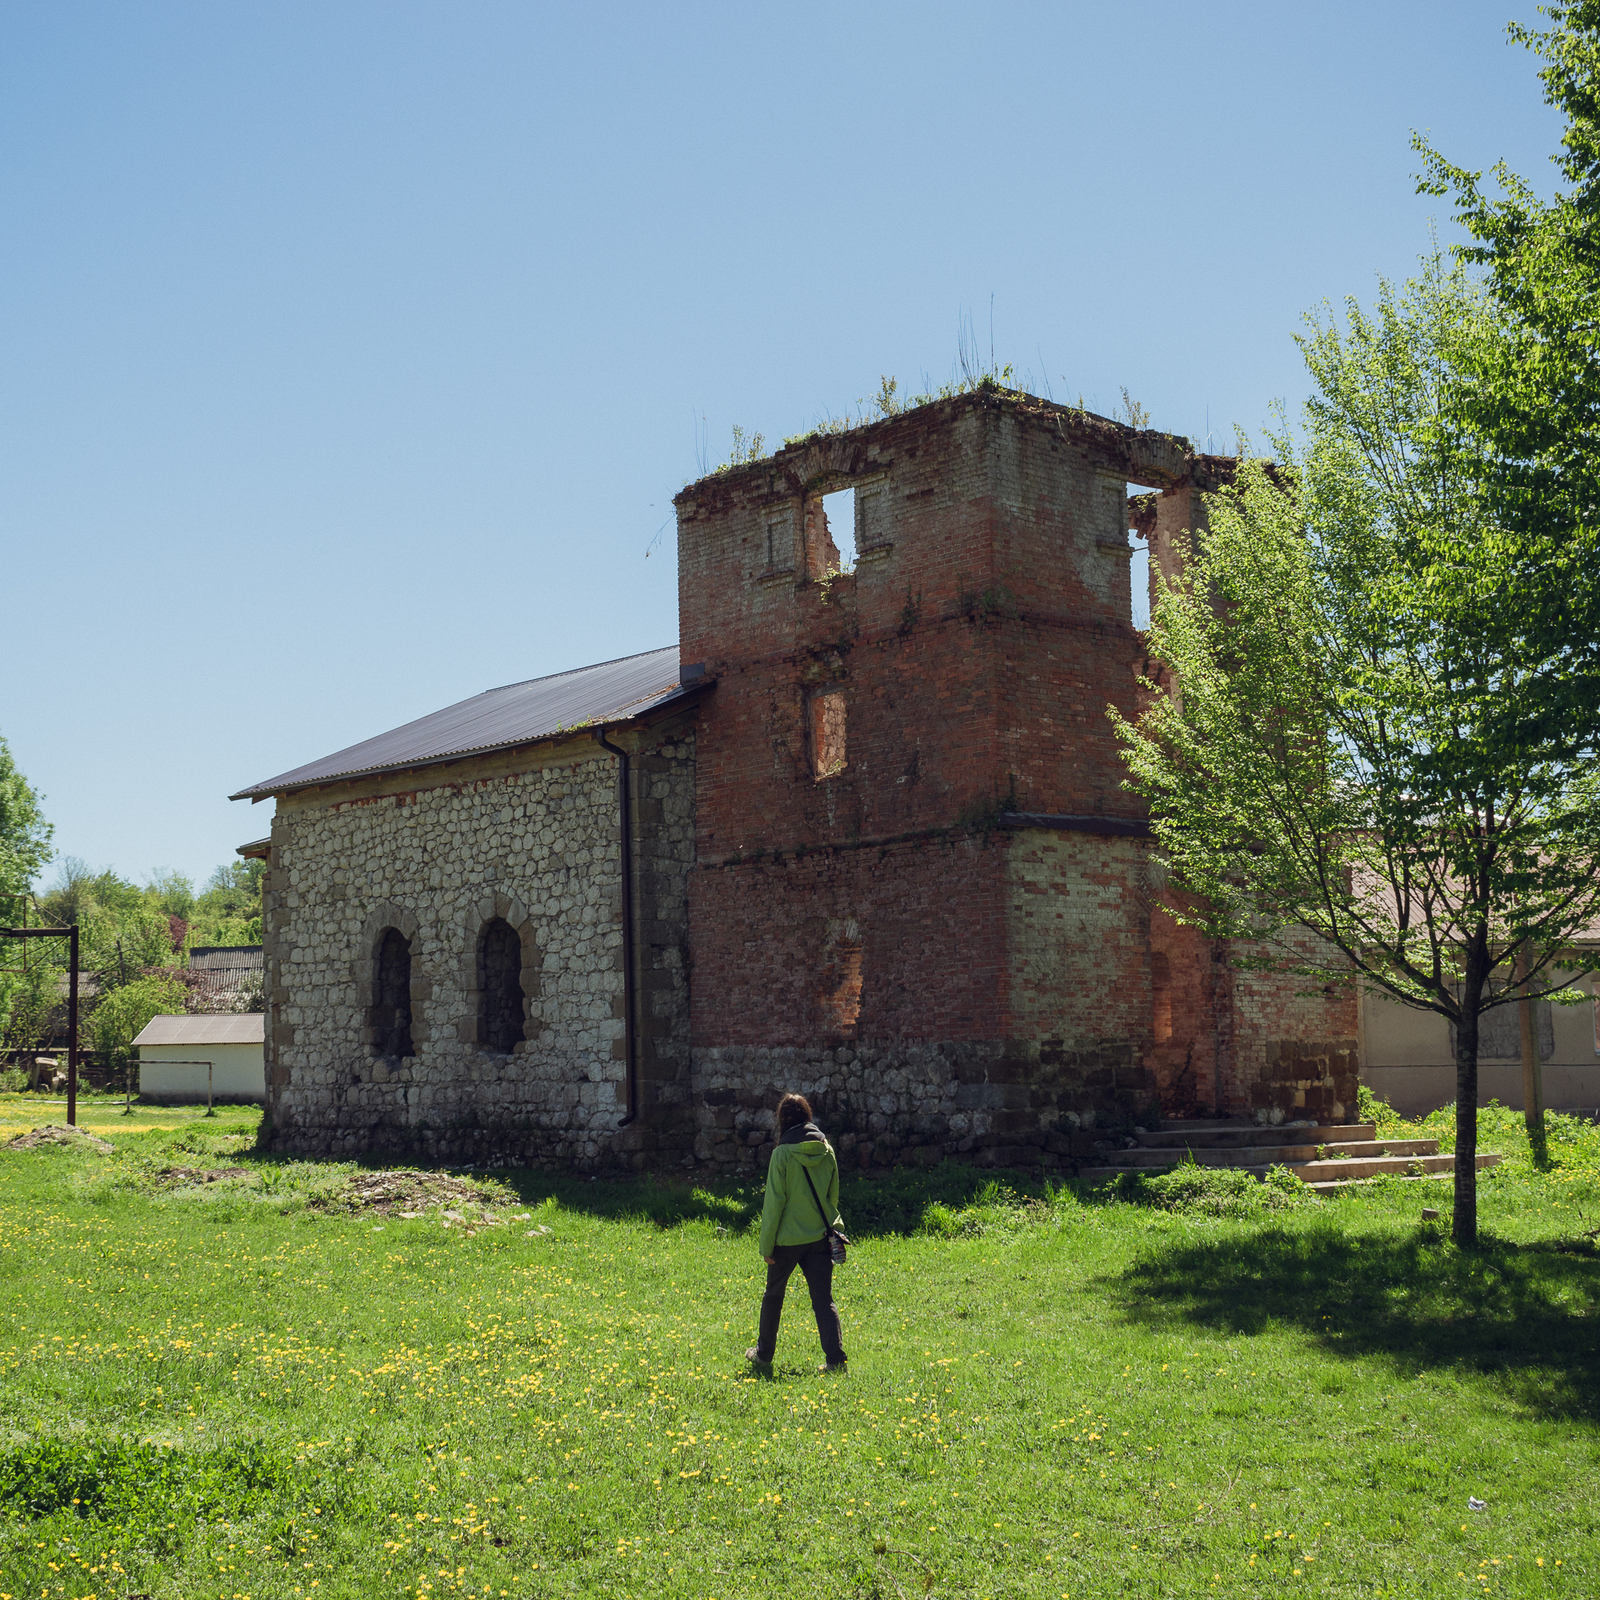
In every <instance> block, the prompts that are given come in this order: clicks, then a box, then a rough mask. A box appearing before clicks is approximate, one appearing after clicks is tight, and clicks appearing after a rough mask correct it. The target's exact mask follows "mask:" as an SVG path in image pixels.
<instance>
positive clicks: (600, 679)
mask: <svg viewBox="0 0 1600 1600" xmlns="http://www.w3.org/2000/svg"><path fill="white" fill-rule="evenodd" d="M687 676H688V677H690V678H693V677H695V676H698V674H697V673H696V671H695V670H694V669H692V668H691V669H690V672H689V674H688V675H687ZM684 686H685V685H684V682H683V678H682V677H681V676H680V672H679V666H678V647H677V645H675V644H674V645H669V646H668V647H667V648H666V649H664V650H647V651H645V652H644V654H643V655H637V656H624V657H623V658H622V659H621V660H620V661H602V662H600V663H599V664H598V665H596V666H592V667H580V668H578V669H577V671H575V672H558V673H555V674H554V675H553V676H551V677H548V678H530V679H528V681H527V682H526V683H511V684H507V685H506V687H505V688H503V689H490V690H488V691H486V692H485V693H483V694H479V695H474V696H473V697H472V698H471V699H470V700H462V701H460V702H459V703H458V704H456V705H453V706H446V707H445V708H444V710H443V711H435V712H433V713H432V714H431V715H429V716H426V717H418V718H417V720H416V721H415V722H408V723H406V724H405V726H404V727H400V728H395V729H393V730H392V731H391V732H389V733H380V734H379V735H378V736H377V737H376V738H373V739H364V740H363V741H362V742H361V743H360V744H353V745H351V746H350V748H349V749H348V750H339V751H336V752H335V753H334V754H333V755H331V756H324V757H323V758H322V759H321V760H320V761H311V762H308V763H307V764H306V765H305V766H303V767H296V768H295V769H294V770H293V771H292V772H284V773H280V774H279V775H278V776H277V777H276V778H267V779H264V780H263V781H262V782H260V783H253V784H251V785H250V787H249V788H248V789H241V790H240V791H239V792H238V793H237V794H234V795H229V796H228V798H229V799H230V800H264V799H265V798H266V797H267V796H268V795H274V794H285V793H287V792H289V791H290V790H294V789H310V788H314V787H315V786H316V785H317V784H320V783H332V782H335V781H336V780H338V779H341V778H354V777H358V776H360V775H362V774H363V773H371V772H396V771H401V770H403V769H405V768H406V767H425V766H432V765H433V764H435V763H436V762H440V761H454V760H457V759H459V758H460V757H462V756H466V755H479V754H482V753H483V752H485V751H488V750H504V749H508V748H510V747H511V746H513V745H519V744H531V743H533V742H534V741H535V740H538V739H549V738H552V737H554V736H557V735H559V734H562V733H565V732H567V731H569V730H571V729H573V728H575V727H580V726H583V725H584V724H588V723H600V722H624V721H627V720H629V719H630V718H633V717H637V716H642V715H643V714H644V713H645V712H647V711H653V710H654V709H655V708H656V707H657V706H659V705H662V704H663V703H665V702H666V701H668V700H670V699H671V698H672V697H673V696H674V695H676V694H680V693H682V692H683V688H684Z"/></svg>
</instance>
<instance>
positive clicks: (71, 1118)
mask: <svg viewBox="0 0 1600 1600" xmlns="http://www.w3.org/2000/svg"><path fill="white" fill-rule="evenodd" d="M67 949H68V958H69V960H70V961H71V973H70V975H69V977H68V978H67V1126H68V1127H69V1128H72V1127H76V1126H77V1122H78V924H77V923H76V922H74V923H73V924H72V929H71V933H70V937H69V939H68V944H67Z"/></svg>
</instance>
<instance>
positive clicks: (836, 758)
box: [811, 689, 845, 782]
mask: <svg viewBox="0 0 1600 1600" xmlns="http://www.w3.org/2000/svg"><path fill="white" fill-rule="evenodd" d="M844 721H845V713H844V690H842V689H828V690H825V691H823V693H821V694H814V695H812V697H811V773H812V776H813V777H814V778H816V779H817V780H818V782H821V780H822V779H824V778H831V777H833V776H834V774H835V773H839V772H843V771H844V765H845V748H844Z"/></svg>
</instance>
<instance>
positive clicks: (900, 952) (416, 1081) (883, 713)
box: [238, 390, 1356, 1166]
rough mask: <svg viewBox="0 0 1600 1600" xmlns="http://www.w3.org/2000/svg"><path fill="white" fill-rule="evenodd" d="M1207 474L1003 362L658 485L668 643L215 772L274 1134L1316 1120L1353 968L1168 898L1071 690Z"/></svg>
mask: <svg viewBox="0 0 1600 1600" xmlns="http://www.w3.org/2000/svg"><path fill="white" fill-rule="evenodd" d="M1226 468H1227V463H1226V462H1223V461H1221V460H1220V459H1219V458H1208V457H1197V456H1195V455H1193V454H1192V453H1190V452H1189V451H1188V449H1187V447H1186V446H1185V445H1184V443H1183V442H1182V441H1180V440H1177V439H1174V438H1171V437H1169V436H1166V435H1163V434H1158V433H1154V432H1137V431H1134V430H1132V429H1129V428H1125V427H1122V426H1119V425H1118V424H1115V423H1112V422H1109V421H1106V420H1104V419H1101V418H1098V417H1093V416H1089V415H1086V414H1084V413H1082V412H1078V411H1074V410H1071V409H1068V408H1063V407H1060V406H1055V405H1051V404H1047V403H1045V402H1043V401H1040V400H1036V399H1032V398H1029V397H1026V396H1021V395H1017V394H1013V393H1010V392H1005V391H996V390H980V391H979V392H976V393H972V394H967V395H963V396H960V397H957V398H954V399H949V400H943V401H939V402H936V403H934V404H931V405H926V406H923V407H920V408H918V409H916V410H912V411H907V412H904V413H902V414H900V415H897V416H893V417H888V418H885V419H884V420H882V421H880V422H876V423H873V424H871V425H870V426H864V427H860V428H857V429H854V430H852V431H850V432H846V433H838V434H832V435H824V436H819V437H814V438H813V439H811V440H808V441H805V442H802V443H800V444H796V445H794V446H792V447H790V448H787V449H784V450H782V451H780V452H779V453H778V454H777V455H775V456H773V457H771V458H769V459H766V460H762V461H757V462H752V463H749V464H747V465H741V466H735V467H732V468H729V469H725V470H724V471H722V472H719V473H716V474H714V475H712V476H711V477H709V478H706V479H703V480H702V481H701V482H698V483H695V484H691V485H690V486H689V487H688V488H686V489H685V490H684V491H683V492H682V493H681V494H680V495H679V496H678V498H677V507H678V551H679V578H678V582H679V629H680V632H679V644H678V646H677V647H676V648H668V649H663V650H655V651H651V652H647V653H645V654H642V655H637V656H633V657H629V658H627V659H625V660H622V661H616V662H608V663H604V664H602V665H600V666H596V667H589V668H585V669H581V670H579V671H575V672H571V673H565V674H560V675H558V676H556V677H553V678H544V679H537V680H534V681H532V682H530V683H523V684H514V685H511V686H509V687H507V688H504V689H497V690H493V691H490V692H489V693H487V694H483V695H479V696H477V697H475V698H474V699H471V700H468V701H465V702H463V703H462V704H460V705H457V706H452V707H450V708H448V709H446V710H444V711H441V712H439V713H437V714H435V715H433V716H430V717H424V718H422V719H420V720H419V721H417V722H414V723H411V724H408V725H407V726H406V727H403V728H399V729H396V730H394V731H393V732H392V733H388V734H384V735H381V736H379V737H377V738H375V739H372V740H369V741H367V742H366V743H364V744H360V745H357V746H355V747H353V748H352V749H350V750H345V751H341V752H339V753H338V754H337V755H334V756H331V757H328V758H326V759H324V760H321V761H317V762H313V763H311V764H310V765H308V766H305V767H301V768H299V769H297V770H296V771H293V772H288V773H285V774H283V775H282V776H281V777H277V778H273V779H269V780H268V781H266V782H264V783H260V784H256V785H254V786H252V787H251V788H249V789H246V790H244V791H243V792H242V795H241V796H239V797H238V798H243V797H246V796H248V797H250V798H252V799H265V798H267V797H269V796H271V797H274V798H275V799H276V815H275V816H274V819H273V825H272V834H271V838H270V840H263V841H262V842H261V843H260V844H259V845H255V846H248V847H246V848H247V849H248V850H250V851H253V852H255V853H258V854H264V855H266V856H267V857H268V860H269V872H268V875H267V880H266V882H267V888H266V950H267V966H268V976H267V992H268V1001H269V1008H270V1015H269V1027H268V1030H267V1046H266V1049H267V1080H268V1086H267V1095H268V1112H269V1116H270V1118H271V1122H272V1129H273V1134H272V1136H273V1138H274V1139H275V1141H276V1142H277V1144H278V1145H279V1146H280V1147H281V1148H285V1149H290V1150H297V1151H303V1152H340V1153H342V1152H351V1151H357V1150H396V1151H399V1150H411V1151H415V1152H416V1153H418V1154H420V1155H425V1156H427V1157H431V1158H434V1159H444V1160H458V1161H468V1160H519V1161H526V1160H543V1159H549V1160H559V1161H564V1162H571V1163H575V1164H578V1165H583V1166H600V1165H606V1164H615V1163H618V1162H625V1163H632V1164H642V1163H647V1162H651V1163H656V1162H659V1163H667V1162H671V1163H677V1162H680V1161H684V1160H687V1159H690V1158H691V1157H692V1159H693V1160H695V1161H698V1162H702V1163H712V1164H716V1165H720V1166H735V1165H739V1164H744V1163H749V1162H751V1161H753V1160H754V1159H756V1158H757V1157H758V1156H759V1153H760V1151H761V1148H762V1147H763V1146H764V1145H765V1144H767V1143H768V1142H769V1141H770V1139H771V1128H772V1118H771V1108H772V1106H773V1104H774V1101H775V1099H776V1097H777V1095H778V1094H779V1092H780V1091H783V1090H786V1089H798V1090H801V1091H803V1092H805V1093H806V1094H808V1095H810V1096H811V1097H812V1099H813V1102H814V1103H815V1104H816V1105H817V1107H818V1112H819V1116H820V1117H821V1119H822V1121H823V1122H824V1124H825V1125H826V1126H827V1127H828V1129H829V1130H830V1133H831V1134H832V1135H833V1137H834V1138H835V1140H836V1141H837V1143H838V1144H839V1145H840V1146H841V1148H842V1150H844V1151H845V1152H853V1155H854V1158H855V1159H858V1160H859V1161H860V1162H861V1163H862V1164H863V1165H867V1164H871V1163H888V1162H897V1161H907V1160H923V1161H927V1160H934V1159H937V1158H939V1157H940V1156H942V1155H944V1154H947V1153H949V1154H964V1155H968V1156H970V1157H972V1158H975V1159H978V1160H982V1161H992V1162H997V1163H1003V1164H1022V1163H1031V1164H1039V1163H1044V1164H1049V1165H1061V1164H1065V1163H1068V1162H1070V1161H1071V1160H1072V1159H1073V1157H1074V1155H1075V1154H1077V1155H1084V1154H1087V1148H1086V1146H1085V1142H1084V1141H1085V1139H1086V1134H1085V1132H1084V1128H1085V1125H1088V1126H1090V1127H1092V1126H1093V1125H1094V1124H1095V1122H1096V1120H1097V1119H1098V1120H1099V1122H1100V1124H1101V1125H1102V1126H1104V1125H1105V1124H1106V1123H1107V1122H1108V1121H1109V1120H1111V1119H1117V1118H1132V1117H1135V1116H1148V1115H1150V1114H1151V1112H1152V1108H1153V1106H1154V1105H1155V1104H1156V1103H1159V1107H1160V1111H1161V1113H1164V1114H1165V1115H1166V1116H1168V1117H1174V1116H1178V1117H1181V1116H1209V1115H1216V1114H1222V1115H1240V1116H1250V1115H1252V1114H1269V1115H1271V1114H1282V1115H1284V1116H1287V1117H1290V1118H1310V1119H1313V1120H1322V1121H1329V1122H1337V1121H1340V1120H1342V1119H1343V1118H1344V1116H1345V1109H1346V1106H1347V1105H1349V1104H1350V1103H1351V1102H1353V1100H1354V1097H1355V1074H1356V1056H1355V1037H1354V1036H1355V1034H1356V1017H1355V1003H1354V1001H1353V999H1352V998H1351V997H1350V996H1349V995H1348V994H1342V993H1329V994H1321V995H1316V996H1313V997H1310V998H1308V997H1305V996H1302V995H1299V994H1297V993H1296V987H1297V986H1296V985H1295V984H1294V983H1293V982H1290V981H1287V980H1272V979H1266V978H1260V977H1255V976H1247V975H1243V974H1240V973H1238V972H1235V971H1234V970H1233V969H1232V968H1231V967H1230V965H1229V962H1228V952H1227V950H1226V949H1225V948H1221V947H1218V946H1216V945H1214V944H1212V943H1210V942H1208V941H1206V940H1204V939H1202V938H1200V937H1199V936H1197V935H1196V934H1195V933H1194V932H1193V930H1189V929H1184V928H1180V927H1179V926H1178V925H1177V924H1176V923H1175V922H1174V921H1173V920H1172V918H1171V917H1170V916H1169V915H1168V914H1167V912H1166V911H1165V910H1164V903H1165V895H1166V893H1167V891H1166V889H1165V886H1164V883H1163V880H1162V877H1161V874H1160V872H1159V869H1158V867H1157V866H1156V864H1154V863H1153V862H1152V860H1151V856H1150V845H1149V841H1148V829H1147V827H1146V824H1145V822H1144V820H1143V818H1142V815H1141V808H1140V805H1139V803H1138V802H1137V800H1136V799H1135V798H1134V797H1133V796H1131V795H1129V794H1128V793H1127V792H1126V791H1125V790H1124V789H1123V787H1122V776H1123V774H1122V769H1121V763H1120V760H1119V757H1118V753H1117V749H1116V745H1115V743H1114V740H1113V738H1112V733H1111V728H1110V726H1109V724H1108V722H1107V718H1106V714H1105V713H1106V707H1107V706H1108V705H1115V706H1117V707H1118V708H1119V709H1120V710H1122V711H1123V712H1124V713H1132V712H1133V711H1134V710H1135V708H1136V702H1137V697H1138V694H1139V689H1138V683H1137V679H1138V675H1139V673H1140V670H1141V668H1142V666H1143V665H1144V662H1143V656H1142V651H1143V635H1142V634H1141V633H1139V632H1138V631H1136V630H1135V629H1134V628H1133V626H1132V625H1131V621H1130V614H1131V607H1130V592H1129V584H1130V571H1129V567H1130V562H1129V556H1130V544H1129V528H1130V523H1134V524H1137V526H1138V527H1139V528H1140V529H1141V531H1142V532H1143V533H1144V534H1145V535H1146V536H1147V538H1148V540H1149V545H1150V550H1151V561H1152V568H1156V567H1159V566H1163V565H1165V566H1167V567H1169V568H1170V566H1171V564H1172V563H1173V562H1174V561H1175V560H1177V559H1179V555H1178V552H1179V550H1180V549H1181V541H1177V540H1176V536H1177V535H1178V534H1180V533H1181V531H1182V530H1184V529H1186V528H1190V527H1193V526H1195V525H1196V523H1197V520H1198V519H1199V518H1200V516H1201V515H1202V514H1203V513H1202V509H1201V506H1200V504H1199V500H1198V496H1199V495H1200V493H1201V492H1202V491H1204V490H1205V489H1207V488H1210V487H1214V486H1215V484H1216V482H1217V481H1218V479H1217V475H1218V474H1219V473H1222V472H1225V471H1226ZM1130 486H1132V487H1133V488H1134V489H1135V490H1136V491H1139V492H1138V495H1137V497H1136V498H1135V499H1134V500H1133V501H1132V503H1131V504H1130ZM847 487H848V488H853V489H854V491H855V495H854V503H855V513H854V515H855V528H854V536H855V537H854V543H855V548H856V562H855V567H854V570H853V571H852V572H848V573H843V574H840V573H838V572H837V571H836V568H837V565H838V552H837V549H836V546H835V544H834V541H833V538H832V531H833V530H830V529H829V527H828V524H827V521H826V518H825V516H824V513H823V505H822V497H823V496H824V495H825V494H827V493H829V492H831V491H835V490H838V489H841V488H847ZM1175 541H1176V542H1175Z"/></svg>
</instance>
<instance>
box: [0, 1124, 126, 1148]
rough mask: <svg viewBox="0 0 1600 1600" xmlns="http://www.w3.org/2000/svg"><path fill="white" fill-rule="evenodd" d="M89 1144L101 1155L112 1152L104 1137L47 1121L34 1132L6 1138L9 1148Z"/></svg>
mask: <svg viewBox="0 0 1600 1600" xmlns="http://www.w3.org/2000/svg"><path fill="white" fill-rule="evenodd" d="M52 1144H64V1145H72V1146H78V1145H87V1146H88V1147H89V1149H91V1150H97V1151H98V1152H99V1153H100V1154H101V1155H103V1156H108V1155H110V1154H111V1148H112V1147H111V1146H110V1145H109V1144H107V1143H106V1141H105V1140H104V1139H97V1138H95V1136H94V1135H93V1134H92V1133H85V1132H84V1131H83V1129H82V1128H68V1127H63V1126H62V1125H61V1124H60V1123H54V1122H52V1123H46V1124H45V1126H44V1127H42V1128H35V1129H34V1130H33V1132H32V1133H19V1134H18V1135H17V1136H16V1138H14V1139H7V1140H6V1146H5V1147H6V1149H7V1150H41V1149H43V1148H44V1147H45V1146H46V1145H52Z"/></svg>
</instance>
